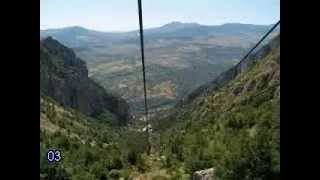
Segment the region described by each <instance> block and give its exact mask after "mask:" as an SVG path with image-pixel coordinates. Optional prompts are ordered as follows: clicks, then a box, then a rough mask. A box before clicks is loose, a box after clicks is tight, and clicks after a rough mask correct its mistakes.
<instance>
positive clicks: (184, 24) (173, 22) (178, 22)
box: [163, 21, 200, 26]
mask: <svg viewBox="0 0 320 180" xmlns="http://www.w3.org/2000/svg"><path fill="white" fill-rule="evenodd" d="M163 26H200V24H198V23H193V22H190V23H184V22H180V21H172V22H170V23H168V24H165V25H163Z"/></svg>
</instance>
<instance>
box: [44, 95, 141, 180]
mask: <svg viewBox="0 0 320 180" xmlns="http://www.w3.org/2000/svg"><path fill="white" fill-rule="evenodd" d="M40 115H41V131H40V151H41V154H40V176H41V177H42V178H43V179H59V180H60V179H61V180H64V179H77V180H78V179H85V180H90V179H101V180H102V179H110V178H111V179H118V178H119V177H129V175H130V174H131V173H133V172H144V171H145V170H146V169H147V167H146V165H145V162H144V161H145V158H143V157H144V156H143V154H144V150H145V147H144V146H145V144H146V140H145V133H141V132H137V131H134V130H129V129H123V127H117V126H115V127H111V126H110V125H109V124H107V123H105V121H97V120H96V119H92V118H90V117H86V116H84V115H82V114H80V113H79V112H77V111H74V110H72V109H69V108H66V107H62V106H59V105H58V104H57V103H56V102H55V101H53V100H52V99H50V98H48V97H42V98H41V109H40ZM106 117H107V116H106ZM49 149H58V150H59V151H60V152H61V156H62V160H61V162H58V163H49V162H48V161H47V160H46V153H47V151H48V150H49Z"/></svg>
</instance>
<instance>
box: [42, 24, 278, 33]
mask: <svg viewBox="0 0 320 180" xmlns="http://www.w3.org/2000/svg"><path fill="white" fill-rule="evenodd" d="M173 22H179V23H183V24H191V23H196V24H200V25H203V26H221V25H225V24H245V25H257V26H268V25H272V24H275V23H276V22H275V23H271V24H248V23H239V22H226V23H222V24H201V23H197V22H180V21H172V22H168V23H165V24H162V25H160V26H155V27H144V29H152V28H159V27H162V26H165V25H167V24H170V23H173ZM71 27H80V28H84V29H88V30H93V31H100V32H115V33H117V32H119V33H120V32H130V31H136V30H139V29H138V28H139V27H137V29H130V30H123V31H121V30H115V31H108V30H107V31H106V30H98V29H92V28H89V27H85V26H81V25H71V26H61V27H53V28H43V29H41V27H40V30H41V31H45V30H54V29H64V28H71Z"/></svg>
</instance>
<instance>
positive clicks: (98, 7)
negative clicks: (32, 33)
mask: <svg viewBox="0 0 320 180" xmlns="http://www.w3.org/2000/svg"><path fill="white" fill-rule="evenodd" d="M142 7H143V18H144V19H143V20H144V27H145V28H148V27H157V26H161V25H163V24H166V23H169V22H172V21H181V22H197V23H200V24H207V25H218V24H223V23H234V22H239V23H248V24H272V23H275V22H276V21H277V20H279V18H280V0H142ZM138 23H139V22H138V12H137V0H40V29H48V28H60V27H66V26H83V27H86V28H90V29H95V30H100V31H128V30H135V29H138V27H139V24H138Z"/></svg>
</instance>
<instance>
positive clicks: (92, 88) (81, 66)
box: [40, 37, 130, 122]
mask: <svg viewBox="0 0 320 180" xmlns="http://www.w3.org/2000/svg"><path fill="white" fill-rule="evenodd" d="M40 95H45V96H49V97H52V98H53V99H55V100H56V101H58V102H59V103H61V104H62V105H65V106H69V107H72V108H75V109H78V110H79V111H81V112H82V113H84V114H86V115H97V114H100V113H102V112H104V111H105V110H107V111H110V112H111V113H113V114H114V115H115V116H117V117H118V118H119V119H121V121H122V122H125V121H127V120H128V119H129V117H130V113H129V106H128V105H127V103H126V102H125V101H124V100H122V99H120V98H118V97H115V96H112V95H110V94H108V93H106V92H105V90H104V89H103V88H102V87H101V86H100V85H99V84H97V83H96V82H94V81H93V80H91V79H90V78H89V77H88V70H87V68H86V65H85V63H84V61H82V60H81V59H79V58H78V57H76V55H75V53H74V52H73V51H72V50H71V49H69V48H67V47H65V46H63V45H62V44H60V43H59V42H58V41H56V40H54V39H52V38H51V37H48V38H46V39H43V40H41V41H40Z"/></svg>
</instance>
